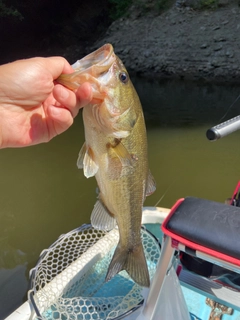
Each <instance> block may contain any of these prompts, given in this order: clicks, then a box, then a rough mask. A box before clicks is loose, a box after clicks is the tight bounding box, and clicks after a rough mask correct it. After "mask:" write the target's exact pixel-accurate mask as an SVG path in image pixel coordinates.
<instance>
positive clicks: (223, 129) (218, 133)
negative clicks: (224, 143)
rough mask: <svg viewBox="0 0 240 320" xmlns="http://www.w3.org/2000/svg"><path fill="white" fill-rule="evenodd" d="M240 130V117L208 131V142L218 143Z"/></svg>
mask: <svg viewBox="0 0 240 320" xmlns="http://www.w3.org/2000/svg"><path fill="white" fill-rule="evenodd" d="M239 129H240V115H239V116H237V117H234V118H232V119H229V120H227V121H224V122H222V123H220V124H218V125H216V126H214V127H212V128H210V129H208V130H207V132H206V136H207V138H208V140H211V141H216V140H218V139H220V138H223V137H225V136H227V135H228V134H230V133H233V132H235V131H237V130H239Z"/></svg>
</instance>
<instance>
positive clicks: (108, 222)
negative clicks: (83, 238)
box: [91, 200, 116, 231]
mask: <svg viewBox="0 0 240 320" xmlns="http://www.w3.org/2000/svg"><path fill="white" fill-rule="evenodd" d="M91 224H92V226H93V227H94V228H95V229H99V230H104V231H109V230H112V229H113V228H115V226H116V219H115V218H114V216H113V215H111V213H110V212H109V211H108V210H107V208H106V207H105V206H104V204H103V203H102V202H101V201H100V200H98V201H97V202H96V203H95V205H94V208H93V211H92V214H91Z"/></svg>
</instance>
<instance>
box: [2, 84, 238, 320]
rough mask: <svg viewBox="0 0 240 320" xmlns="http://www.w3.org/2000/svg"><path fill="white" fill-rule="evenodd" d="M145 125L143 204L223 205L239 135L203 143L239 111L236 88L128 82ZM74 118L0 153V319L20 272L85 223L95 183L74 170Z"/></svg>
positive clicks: (79, 135) (18, 291)
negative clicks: (187, 200)
mask: <svg viewBox="0 0 240 320" xmlns="http://www.w3.org/2000/svg"><path fill="white" fill-rule="evenodd" d="M133 82H134V84H135V87H136V89H137V91H138V93H139V96H140V99H141V101H142V104H143V108H144V114H145V118H146V123H147V133H148V142H149V160H150V168H151V171H152V173H153V175H154V177H155V180H156V183H157V191H156V192H155V193H154V194H153V195H152V196H150V197H149V198H148V199H147V200H146V202H145V205H148V206H154V205H155V204H156V203H157V202H158V201H159V199H160V198H161V197H162V196H163V199H162V201H161V202H160V203H159V204H158V205H159V206H162V207H171V206H172V205H173V204H174V203H175V201H176V200H177V199H178V198H181V197H185V196H196V197H202V198H206V199H211V200H215V201H220V202H224V200H225V199H226V198H227V197H229V196H231V194H232V192H233V190H234V187H235V185H236V183H237V181H238V179H240V175H239V170H238V167H239V159H240V151H239V141H240V132H236V133H234V134H232V135H230V136H228V137H225V138H223V139H222V140H219V141H216V142H209V141H208V140H207V139H206V135H205V133H206V130H207V129H208V128H209V127H211V126H212V125H215V124H217V123H218V122H219V121H220V119H221V118H222V117H223V116H224V115H225V113H226V112H228V113H227V115H226V116H225V118H224V120H227V119H228V118H231V117H233V116H236V115H238V114H239V113H240V101H237V102H236V103H235V104H234V105H233V106H232V107H231V108H230V110H228V109H229V107H230V106H231V104H232V103H233V102H234V100H235V99H236V98H237V97H238V95H239V94H240V87H237V86H236V87H235V86H219V85H197V84H191V83H186V82H179V83H177V82H164V83H159V82H148V81H145V80H141V79H133ZM83 142H84V135H83V125H82V120H81V116H78V118H77V119H76V121H75V123H74V125H73V126H72V128H71V129H69V130H68V131H67V132H66V133H64V134H62V135H61V136H59V137H57V138H55V139H54V140H53V141H51V142H50V143H48V144H42V145H38V146H34V147H30V148H25V149H4V150H0V168H1V169H0V172H1V179H0V319H4V318H5V317H6V316H7V315H8V314H10V313H11V312H12V311H13V310H15V309H16V308H17V307H18V306H19V305H20V304H22V303H23V302H24V301H25V300H26V293H27V289H28V279H29V277H28V272H29V270H30V269H31V268H32V267H34V266H35V264H36V261H37V259H38V256H39V254H40V253H41V251H42V250H43V249H44V248H47V247H49V246H50V245H51V244H52V243H53V242H54V241H55V240H56V239H57V238H58V236H59V235H61V234H62V233H66V232H68V231H70V230H72V229H74V228H76V227H78V226H80V225H81V224H83V223H88V222H89V218H90V214H91V210H92V208H93V205H94V203H95V201H96V182H95V179H94V178H91V179H89V180H87V179H86V178H85V177H84V176H83V173H82V171H81V170H78V169H77V167H76V159H77V155H78V152H79V150H80V147H81V146H82V144H83Z"/></svg>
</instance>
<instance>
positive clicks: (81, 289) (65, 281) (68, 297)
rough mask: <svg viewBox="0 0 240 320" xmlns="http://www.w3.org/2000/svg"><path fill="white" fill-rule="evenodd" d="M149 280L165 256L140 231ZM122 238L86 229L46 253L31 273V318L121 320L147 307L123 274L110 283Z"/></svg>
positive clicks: (147, 234)
mask: <svg viewBox="0 0 240 320" xmlns="http://www.w3.org/2000/svg"><path fill="white" fill-rule="evenodd" d="M141 236H142V242H143V247H144V252H145V256H146V260H147V264H148V269H149V274H150V278H152V276H153V275H154V273H155V269H156V265H157V262H158V259H159V256H160V245H159V243H158V241H157V239H156V238H155V237H154V236H153V235H152V234H151V233H150V232H149V231H147V230H146V229H144V228H143V229H142V231H141ZM118 239H119V233H118V230H117V229H114V230H112V231H110V232H105V231H99V230H96V229H94V228H93V227H92V226H91V225H83V226H81V227H80V228H77V229H75V230H73V231H71V232H69V233H67V234H65V235H62V236H61V237H60V238H59V239H58V240H57V241H56V242H55V243H53V244H52V245H51V246H50V247H49V249H46V250H44V251H43V252H42V253H41V256H40V258H39V261H38V262H37V265H36V267H35V268H34V269H32V270H31V277H30V278H31V290H30V291H29V301H30V303H31V305H32V308H33V310H34V312H33V313H32V317H31V319H46V320H50V319H51V320H52V319H61V320H82V319H83V320H85V319H86V320H91V319H107V320H110V319H122V318H124V317H125V316H126V315H127V314H128V313H130V312H132V311H133V310H135V309H137V308H138V307H140V306H141V304H142V303H143V297H142V294H141V291H142V287H140V286H139V285H138V284H136V283H135V282H134V281H133V280H132V279H131V278H130V277H129V275H128V274H127V272H126V271H121V272H120V273H119V274H118V275H116V276H115V277H113V278H112V279H111V280H110V281H109V282H105V276H106V273H107V270H108V266H109V264H110V261H111V259H112V256H113V253H114V251H115V248H116V245H117V243H118Z"/></svg>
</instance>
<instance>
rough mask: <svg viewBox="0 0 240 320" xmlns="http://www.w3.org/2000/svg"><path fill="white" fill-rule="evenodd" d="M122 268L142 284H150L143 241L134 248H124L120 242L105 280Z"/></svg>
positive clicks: (143, 285)
mask: <svg viewBox="0 0 240 320" xmlns="http://www.w3.org/2000/svg"><path fill="white" fill-rule="evenodd" d="M121 270H126V271H127V272H128V274H129V276H130V277H131V278H132V279H133V280H134V281H135V282H136V283H138V284H139V285H140V286H142V287H149V286H150V278H149V272H148V267H147V262H146V258H145V255H144V251H143V246H142V244H141V243H140V244H139V245H138V246H135V247H133V248H122V247H121V246H120V244H118V246H117V248H116V250H115V252H114V255H113V258H112V261H111V263H110V265H109V268H108V271H107V276H106V279H105V280H106V281H109V280H111V279H112V278H113V277H114V276H115V275H116V274H117V273H119V272H120V271H121Z"/></svg>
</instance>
